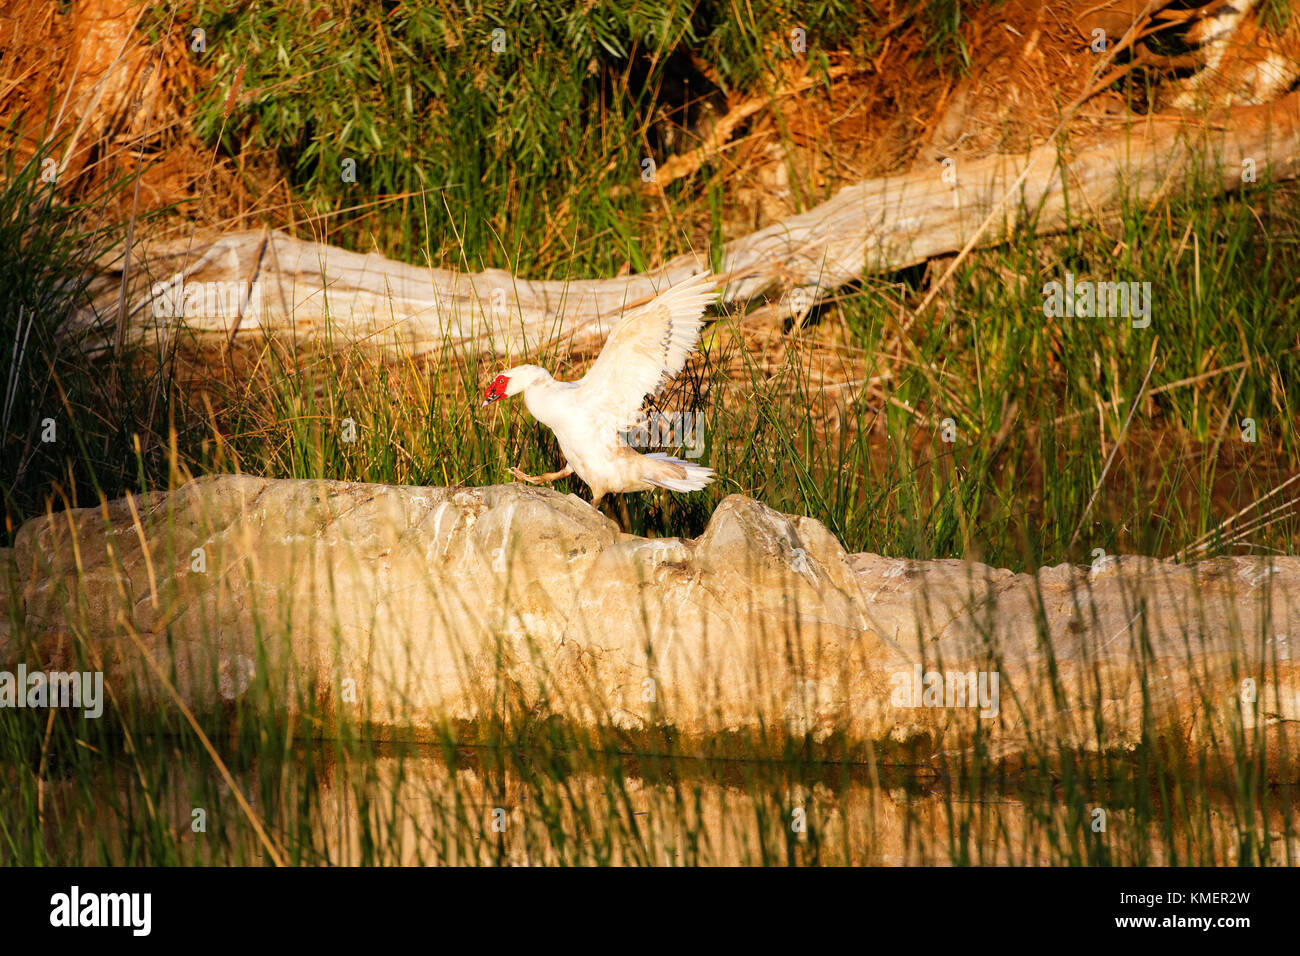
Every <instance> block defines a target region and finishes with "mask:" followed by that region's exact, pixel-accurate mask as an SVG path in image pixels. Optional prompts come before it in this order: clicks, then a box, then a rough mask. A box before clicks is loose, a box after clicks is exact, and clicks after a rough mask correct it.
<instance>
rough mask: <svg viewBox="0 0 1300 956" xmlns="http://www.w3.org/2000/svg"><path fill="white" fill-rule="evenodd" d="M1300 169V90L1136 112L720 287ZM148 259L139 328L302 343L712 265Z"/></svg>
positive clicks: (741, 244) (183, 255) (785, 254)
mask: <svg viewBox="0 0 1300 956" xmlns="http://www.w3.org/2000/svg"><path fill="white" fill-rule="evenodd" d="M1026 167H1028V172H1027V173H1026ZM1298 172H1300V91H1297V92H1293V93H1290V94H1288V95H1286V96H1284V97H1282V98H1281V99H1279V100H1277V101H1275V102H1272V103H1269V104H1265V105H1262V106H1241V107H1236V108H1232V109H1228V110H1223V111H1220V112H1218V113H1216V114H1214V115H1212V116H1210V117H1198V116H1193V115H1191V114H1176V115H1173V116H1155V117H1139V118H1132V117H1129V118H1127V119H1125V120H1122V121H1119V120H1117V122H1116V125H1115V127H1114V128H1113V129H1112V130H1110V131H1108V132H1106V133H1104V134H1099V135H1096V136H1093V137H1090V138H1089V139H1088V141H1087V142H1083V143H1079V144H1077V145H1073V146H1067V147H1064V148H1058V146H1057V145H1055V144H1051V143H1049V144H1046V145H1043V146H1041V147H1039V148H1037V149H1035V150H1033V151H1032V152H1030V153H1029V154H1028V155H1027V156H1009V155H993V156H988V157H984V158H981V159H977V160H971V161H966V162H964V163H961V164H959V165H957V166H954V167H951V169H950V170H949V171H945V169H944V168H943V167H941V166H938V165H936V166H935V167H934V168H933V170H922V171H915V172H911V173H908V174H906V175H899V176H888V177H884V178H880V179H871V180H866V181H864V182H861V183H858V184H856V185H853V186H850V187H847V188H845V189H843V190H841V191H840V192H839V193H838V194H837V195H836V196H834V197H833V198H832V199H830V200H829V201H828V202H825V203H823V204H821V205H820V206H817V207H816V208H814V209H811V210H809V211H808V212H805V213H802V214H800V215H796V216H791V217H789V218H787V219H784V220H782V221H781V222H778V223H774V224H773V225H770V226H768V227H766V228H764V229H761V230H759V231H758V232H755V233H753V234H752V235H749V236H745V237H744V238H741V239H737V240H735V241H733V242H730V243H728V244H727V246H726V247H725V250H724V253H723V257H722V262H723V274H724V275H725V276H727V277H729V278H730V281H729V282H728V284H727V285H726V286H725V288H724V290H723V295H722V298H723V300H724V301H726V302H741V301H745V300H749V299H752V298H754V297H756V296H759V295H762V294H763V293H768V292H771V291H774V290H775V291H778V292H782V293H785V292H790V291H792V290H804V293H805V294H804V295H803V296H797V295H794V296H787V297H786V298H785V299H784V300H783V302H784V303H785V307H786V311H791V303H793V305H794V306H795V308H794V309H793V311H799V308H798V306H799V305H800V302H801V301H802V302H803V303H806V304H811V303H812V302H813V301H815V300H816V299H817V298H819V297H821V296H823V295H826V294H827V293H829V292H831V291H833V290H835V289H837V288H839V287H841V286H843V285H845V284H846V283H851V282H854V281H856V280H859V279H861V278H862V277H863V276H864V275H868V274H872V273H884V272H891V271H894V270H897V269H900V268H904V267H907V266H911V265H915V264H917V263H921V262H924V261H926V260H927V259H930V258H932V257H934V256H939V255H944V254H949V253H952V252H955V251H957V250H959V249H961V248H962V247H963V246H964V245H965V244H966V243H967V241H968V240H969V239H970V238H971V237H972V236H973V235H975V234H976V232H977V231H978V230H979V229H980V228H981V226H982V224H983V223H984V221H985V219H986V218H987V217H989V216H990V215H991V214H992V215H993V216H994V217H995V219H994V222H993V223H992V224H991V225H990V227H989V228H987V229H986V230H985V231H984V232H983V233H982V234H981V235H980V239H979V244H980V245H990V244H995V243H998V242H1001V241H1004V240H1005V239H1006V238H1007V237H1008V235H1009V234H1010V232H1011V231H1012V230H1013V229H1014V228H1016V227H1021V228H1025V229H1029V230H1031V231H1032V232H1033V233H1035V234H1037V235H1045V234H1050V233H1053V232H1059V231H1060V230H1061V229H1063V228H1064V227H1065V225H1066V223H1067V212H1066V210H1067V199H1068V209H1069V216H1070V217H1071V218H1073V219H1074V220H1075V221H1078V220H1080V219H1093V220H1096V219H1105V218H1107V217H1110V216H1113V215H1115V214H1116V213H1117V212H1118V211H1119V210H1120V208H1121V206H1122V204H1123V203H1124V202H1129V203H1135V202H1140V203H1146V204H1150V203H1152V202H1155V201H1157V200H1158V199H1159V198H1160V197H1162V196H1164V195H1166V194H1167V193H1168V192H1169V191H1171V190H1174V189H1176V188H1178V187H1179V186H1180V185H1182V184H1183V183H1184V182H1186V181H1187V180H1189V179H1190V178H1198V179H1199V181H1200V182H1202V183H1203V184H1204V185H1205V187H1206V188H1212V189H1217V190H1222V191H1230V190H1234V189H1250V188H1253V186H1254V184H1255V183H1257V182H1262V181H1264V180H1266V179H1271V180H1281V179H1289V178H1293V177H1295V176H1296V175H1297V173H1298ZM945 173H946V175H945ZM1022 173H1023V174H1025V175H1024V179H1023V182H1021V183H1019V185H1015V184H1016V183H1017V180H1018V179H1020V177H1021V175H1022ZM954 176H955V178H954ZM1013 186H1015V188H1014V189H1012V187H1013ZM132 260H133V261H132V283H131V295H130V297H129V301H130V306H129V308H130V316H129V323H128V328H129V332H130V335H131V336H132V337H133V338H135V339H137V340H139V339H141V338H143V337H145V336H148V335H150V334H152V333H151V330H153V329H157V328H159V327H160V326H161V327H165V328H172V329H176V328H178V327H179V328H180V329H182V330H190V331H192V332H194V333H196V334H199V335H205V336H223V337H233V336H235V335H241V336H246V335H250V334H259V333H268V334H272V335H277V336H284V337H287V338H290V339H292V340H295V341H300V342H301V341H304V340H312V339H314V338H316V337H319V336H321V335H323V334H324V333H325V331H326V327H327V325H328V331H329V335H330V337H331V338H332V340H333V341H335V342H339V341H346V342H357V343H363V344H367V345H371V346H374V347H376V348H380V349H384V350H400V351H406V352H410V353H415V354H419V353H427V352H432V351H437V350H440V349H443V348H448V347H450V348H453V349H457V350H464V351H468V352H471V353H496V354H499V355H512V356H518V355H520V354H521V353H522V352H524V351H526V350H531V349H534V348H536V347H537V346H539V345H540V344H542V343H546V342H552V341H559V342H560V343H561V344H567V345H570V346H572V345H595V344H596V343H598V342H599V341H600V340H601V339H602V338H603V337H604V335H605V334H606V333H607V332H608V331H609V328H610V323H611V320H612V319H614V318H615V317H616V316H617V314H618V313H619V312H620V311H621V310H622V309H624V308H625V307H626V306H628V305H631V304H633V303H635V302H638V301H642V300H644V299H646V298H648V297H650V296H651V295H653V294H654V292H655V290H657V289H661V288H663V287H665V286H667V285H672V284H674V283H676V282H678V281H680V280H682V279H683V278H685V277H686V276H688V275H690V274H693V273H695V272H698V271H700V270H702V269H704V268H706V264H705V262H704V260H703V259H702V258H701V257H699V256H696V255H687V256H681V257H678V258H676V259H673V260H672V261H670V262H668V263H666V264H665V265H664V266H663V267H661V268H660V269H657V270H655V271H653V272H650V273H646V274H643V275H640V276H632V277H625V278H618V279H595V280H574V281H570V282H564V281H529V280H527V279H522V278H519V277H517V276H512V275H511V274H509V273H507V272H504V271H501V270H487V271H485V272H480V273H475V274H464V273H457V272H452V271H448V270H444V269H436V268H422V267H419V266H413V265H409V264H407V263H403V262H395V261H393V260H391V259H386V258H384V257H383V256H380V255H376V254H373V253H372V254H368V255H362V254H359V253H354V252H348V251H345V250H343V249H339V248H336V247H333V246H328V245H323V244H320V243H314V242H305V241H302V240H298V239H294V238H292V237H290V236H287V235H285V234H283V233H279V232H273V233H271V234H270V235H269V239H268V237H267V235H266V234H265V233H264V232H261V231H248V232H237V233H231V234H227V235H218V236H211V237H207V236H205V237H195V238H194V239H193V240H192V241H188V240H187V241H171V242H155V243H151V244H144V245H143V246H142V245H141V244H139V243H137V245H136V248H135V249H134V250H133V252H132ZM178 275H180V276H183V277H184V285H183V291H181V292H180V294H179V295H177V294H176V293H177V291H178V290H180V289H182V286H181V283H180V282H179V281H178V280H174V277H175V276H178ZM120 279H121V274H120V261H118V262H116V263H106V264H105V273H104V276H103V283H102V289H103V290H104V291H103V292H102V294H101V295H99V296H98V297H97V298H96V300H95V307H94V309H92V310H87V311H85V312H82V313H80V314H79V315H77V316H75V317H74V320H73V326H74V327H75V328H78V329H86V328H88V327H91V326H95V325H98V324H100V323H101V322H102V321H103V320H108V321H110V322H111V321H115V317H116V312H117V290H116V289H115V288H114V287H113V285H112V283H114V282H118V283H120ZM232 284H233V285H232ZM176 300H179V301H176ZM182 306H183V307H184V308H182ZM169 313H170V314H169Z"/></svg>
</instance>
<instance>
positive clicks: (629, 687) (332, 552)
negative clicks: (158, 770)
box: [0, 476, 1300, 757]
mask: <svg viewBox="0 0 1300 956" xmlns="http://www.w3.org/2000/svg"><path fill="white" fill-rule="evenodd" d="M5 557H6V558H7V560H6V562H5V563H6V564H7V565H8V567H9V572H10V573H9V575H8V578H9V582H10V584H9V587H8V588H7V589H6V593H5V594H4V596H3V597H4V600H5V601H6V602H7V604H8V608H7V613H6V614H5V615H4V620H3V622H0V668H9V669H12V668H13V666H15V665H16V663H18V662H24V663H26V664H27V666H28V667H29V668H31V667H43V668H45V669H48V670H69V669H73V668H77V669H88V668H94V669H102V670H103V671H104V673H105V680H106V682H107V683H108V685H109V686H110V687H111V688H113V690H114V694H115V696H116V698H117V700H118V702H119V704H120V705H121V706H125V707H140V708H146V709H149V708H162V709H166V708H171V707H174V706H175V703H176V701H175V696H177V695H178V696H179V697H181V698H182V699H183V700H184V701H185V702H186V703H187V704H188V705H189V706H191V707H192V708H194V709H196V710H198V711H202V710H203V709H205V708H209V709H210V708H213V707H224V706H234V705H235V702H236V701H237V702H238V705H239V706H245V707H253V708H259V709H268V710H274V711H276V712H282V713H297V714H307V715H309V716H310V717H311V718H312V720H311V721H310V722H309V724H310V728H309V729H306V730H305V731H304V732H309V733H322V734H328V733H329V732H330V727H331V726H332V722H333V721H335V720H359V721H362V722H364V723H365V724H366V725H367V726H369V727H371V728H373V729H374V731H375V732H376V733H379V734H386V733H393V734H409V735H413V736H416V737H421V736H429V735H430V734H431V729H432V728H434V727H437V726H447V725H448V722H450V723H451V724H456V722H470V723H473V722H481V721H486V720H492V719H500V718H502V717H504V718H505V719H507V720H508V721H519V720H525V721H527V720H534V719H544V718H560V719H562V720H565V721H569V722H572V723H573V724H575V725H578V726H582V727H591V728H593V729H602V730H611V731H613V732H615V733H625V734H635V733H646V732H651V731H655V730H663V729H665V728H666V729H669V730H670V731H671V733H672V741H673V746H676V747H679V748H681V749H682V750H684V751H686V752H716V751H717V747H718V741H719V740H723V739H728V738H730V737H733V736H734V735H745V736H747V737H748V739H750V740H751V741H753V740H760V741H765V742H766V745H768V746H771V747H772V748H773V749H774V750H779V749H780V746H782V745H783V743H784V742H788V741H789V740H790V739H792V738H793V739H796V740H799V741H803V742H805V743H808V742H811V743H812V745H813V746H819V745H823V746H826V747H827V748H833V749H834V752H835V753H836V754H840V755H847V756H849V757H852V756H854V755H855V754H856V755H861V753H862V750H861V747H862V746H863V745H865V746H867V747H870V746H872V744H873V742H875V743H888V742H891V741H892V742H894V743H900V744H901V743H905V742H909V741H910V742H913V743H915V742H917V741H920V742H921V746H922V749H923V751H927V752H930V753H935V752H938V751H939V750H952V749H954V748H960V747H963V746H968V745H969V744H970V740H971V737H972V735H973V734H974V733H976V731H977V730H978V732H979V733H980V734H981V736H982V738H983V740H984V741H985V745H987V746H988V747H990V748H991V749H992V750H993V751H994V752H996V753H1000V754H1008V753H1023V752H1025V751H1026V750H1028V749H1031V748H1033V747H1039V746H1042V741H1043V740H1044V739H1047V740H1050V741H1052V746H1054V747H1069V748H1080V749H1084V750H1097V749H1114V748H1126V747H1131V746H1132V745H1134V744H1135V743H1136V742H1137V740H1138V739H1139V738H1140V737H1141V733H1142V727H1143V720H1144V714H1145V719H1146V720H1147V721H1149V722H1150V723H1149V726H1150V727H1151V728H1153V729H1154V731H1155V732H1156V733H1158V734H1159V735H1161V736H1163V737H1165V738H1167V739H1170V740H1172V741H1174V742H1175V743H1177V744H1179V745H1181V746H1184V747H1187V748H1189V749H1193V750H1194V749H1197V748H1201V747H1204V746H1209V745H1210V744H1211V742H1213V741H1220V742H1221V741H1223V740H1225V739H1226V738H1227V737H1228V736H1229V735H1230V734H1231V733H1237V734H1241V735H1243V737H1244V739H1245V740H1246V742H1247V744H1249V745H1252V746H1259V747H1264V748H1274V747H1276V746H1277V744H1278V739H1279V734H1280V733H1282V731H1283V730H1284V728H1285V725H1287V724H1289V723H1291V722H1293V721H1297V720H1300V674H1298V672H1297V669H1296V666H1295V661H1294V658H1293V654H1292V650H1291V648H1292V646H1293V644H1294V643H1295V641H1296V640H1298V639H1300V608H1298V607H1297V597H1296V595H1298V594H1300V559H1296V558H1272V559H1267V560H1265V559H1259V558H1231V559H1218V560H1214V561H1207V562H1202V563H1200V564H1195V565H1178V564H1174V563H1170V562H1165V561H1160V560H1157V559H1153V558H1143V557H1131V556H1123V557H1110V558H1106V559H1104V560H1101V561H1099V562H1097V563H1096V564H1095V565H1094V566H1092V567H1076V566H1073V565H1061V566H1058V567H1054V568H1042V569H1039V570H1038V571H1037V572H1036V573H1032V574H1014V573H1012V572H1010V571H1007V570H1001V569H996V568H991V567H988V566H985V565H981V564H975V563H970V562H964V561H957V560H933V561H910V560H903V559H896V558H889V557H883V556H880V555H874V554H853V555H850V554H848V553H846V552H845V550H844V549H843V547H841V545H840V543H839V542H838V541H837V540H836V539H835V538H834V536H833V535H831V534H830V533H829V532H828V531H827V530H826V528H825V527H824V526H822V525H821V524H820V523H819V522H816V521H813V520H811V519H809V518H801V517H790V516H787V515H783V514H780V513H778V512H775V511H772V510H771V509H769V508H767V507H766V506H764V505H762V504H761V503H759V502H757V501H754V500H752V499H749V498H745V497H743V496H740V495H732V496H730V497H728V498H726V499H725V500H724V501H722V502H721V503H720V504H719V505H718V507H717V509H716V510H715V512H714V514H713V517H712V519H711V520H710V522H709V525H708V528H707V529H706V530H705V532H704V533H703V534H702V535H700V537H698V538H696V539H694V540H687V539H678V538H669V539H654V540H649V539H644V538H638V537H635V536H632V535H625V534H622V533H620V531H619V529H618V528H617V527H616V526H615V525H614V524H613V523H612V522H611V521H609V520H608V519H607V518H605V517H604V516H602V515H601V514H599V513H598V512H596V511H594V510H592V509H591V507H590V506H589V505H587V504H586V503H585V502H583V501H581V500H579V499H578V498H576V497H574V496H565V495H561V494H559V493H558V492H555V491H552V490H549V489H538V488H533V487H530V486H525V485H504V486H492V487H484V488H421V487H406V486H388V485H368V484H357V483H347V482H331V481H306V480H267V479H261V478H254V477H248V476H212V477H207V478H202V479H199V480H196V481H193V482H190V483H189V484H187V485H185V486H183V487H181V488H179V489H177V490H176V491H175V492H172V493H171V494H163V493H156V494H153V495H150V496H146V497H137V498H128V499H121V500H118V501H114V502H110V503H108V504H107V505H106V506H104V507H100V508H86V509H80V510H73V511H67V512H63V513H57V514H53V515H49V516H45V517H42V518H37V519H33V520H32V521H29V522H28V523H27V524H25V525H24V526H23V527H22V528H21V529H20V531H19V533H18V535H17V539H16V542H15V547H14V548H13V549H12V550H11V551H10V552H9V553H8V554H7V555H6V556H5ZM162 676H165V677H166V680H165V681H164V680H163V679H162ZM1294 726H1295V725H1294V724H1292V728H1293V729H1294ZM660 739H661V740H662V739H663V738H662V736H661V737H660ZM747 752H753V747H752V746H751V747H750V749H749V750H748V751H747Z"/></svg>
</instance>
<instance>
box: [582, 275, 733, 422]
mask: <svg viewBox="0 0 1300 956" xmlns="http://www.w3.org/2000/svg"><path fill="white" fill-rule="evenodd" d="M716 285H717V279H716V277H714V276H713V275H710V274H708V273H705V274H703V275H698V276H693V277H691V278H690V279H687V280H686V281H684V282H679V283H678V284H677V285H675V286H673V287H672V288H671V289H669V290H668V291H667V292H664V293H663V294H661V295H659V296H657V297H656V298H655V299H654V300H652V301H651V302H648V303H646V304H645V305H643V306H641V307H640V308H638V309H634V310H632V311H631V312H629V313H628V314H627V315H626V316H624V317H623V319H622V320H621V321H620V322H619V324H618V325H617V326H616V327H615V329H614V331H613V332H611V333H610V336H609V338H608V339H607V340H606V341H605V347H604V348H603V349H601V352H600V355H599V356H598V357H597V358H596V361H595V362H594V363H593V364H592V366H591V369H590V370H589V371H588V372H587V374H586V376H585V377H584V378H583V379H582V380H581V382H580V384H579V392H580V393H581V396H582V401H583V403H584V404H586V405H587V406H588V407H589V408H590V409H591V410H592V411H593V412H594V413H595V414H596V415H598V417H599V418H600V419H601V420H602V422H603V423H606V424H612V426H613V428H614V430H616V431H621V430H626V429H627V428H630V427H631V426H632V425H633V423H634V422H635V420H636V414H637V412H638V411H640V409H641V403H642V402H643V401H644V400H645V397H646V396H647V395H651V394H653V393H655V392H657V391H658V390H659V388H660V386H661V385H663V384H664V382H666V381H667V380H669V379H671V378H672V377H673V376H674V375H676V374H677V373H678V372H680V371H681V370H682V368H683V367H684V366H685V365H686V357H687V356H688V355H690V353H691V351H692V350H693V349H694V348H695V345H696V343H697V342H698V341H699V339H700V328H701V327H702V326H703V325H704V310H705V308H707V307H708V305H709V303H710V302H712V301H713V299H714V297H715V296H716V294H717V293H716V292H714V291H713V289H714V287H715V286H716Z"/></svg>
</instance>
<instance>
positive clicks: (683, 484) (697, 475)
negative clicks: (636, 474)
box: [642, 452, 714, 491]
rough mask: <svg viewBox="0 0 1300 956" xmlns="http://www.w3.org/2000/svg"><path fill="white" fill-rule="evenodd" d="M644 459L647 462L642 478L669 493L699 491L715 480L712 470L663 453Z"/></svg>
mask: <svg viewBox="0 0 1300 956" xmlns="http://www.w3.org/2000/svg"><path fill="white" fill-rule="evenodd" d="M642 457H643V458H644V459H645V460H646V466H645V474H644V475H643V476H642V477H643V478H645V480H646V481H647V482H649V483H650V484H652V485H655V486H656V487H659V488H667V489H668V490H669V491H699V490H700V489H701V488H704V487H706V486H707V485H708V484H709V483H710V482H712V481H713V478H714V474H713V469H712V468H705V467H704V466H703V465H694V464H691V462H689V461H682V460H681V459H680V458H673V457H671V456H669V455H665V454H663V453H662V452H654V453H653V454H649V455H643V456H642Z"/></svg>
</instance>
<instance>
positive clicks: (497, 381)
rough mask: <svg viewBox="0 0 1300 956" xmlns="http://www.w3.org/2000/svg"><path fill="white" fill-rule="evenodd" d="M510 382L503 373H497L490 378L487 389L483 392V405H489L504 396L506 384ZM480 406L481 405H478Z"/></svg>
mask: <svg viewBox="0 0 1300 956" xmlns="http://www.w3.org/2000/svg"><path fill="white" fill-rule="evenodd" d="M509 384H510V379H508V378H506V377H505V376H504V375H498V376H497V377H496V378H494V379H493V380H492V384H491V385H489V386H488V388H487V391H486V392H484V393H483V405H491V404H492V403H493V402H495V401H497V400H499V399H502V398H505V397H506V386H507V385H509ZM480 407H482V406H480Z"/></svg>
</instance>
